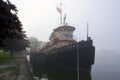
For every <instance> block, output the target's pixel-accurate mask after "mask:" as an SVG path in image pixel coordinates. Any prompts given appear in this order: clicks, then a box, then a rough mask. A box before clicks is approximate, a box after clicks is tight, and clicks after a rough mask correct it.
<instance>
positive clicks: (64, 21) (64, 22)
mask: <svg viewBox="0 0 120 80" xmlns="http://www.w3.org/2000/svg"><path fill="white" fill-rule="evenodd" d="M65 25H66V14H65V16H64V19H63V26H65Z"/></svg>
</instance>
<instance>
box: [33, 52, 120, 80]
mask: <svg viewBox="0 0 120 80" xmlns="http://www.w3.org/2000/svg"><path fill="white" fill-rule="evenodd" d="M40 72H42V71H41V70H40V69H39V68H38V67H36V68H35V74H37V75H38V74H39V73H40ZM46 73H47V75H46ZM46 73H45V75H46V76H45V77H48V80H77V77H76V72H72V71H66V70H55V69H54V70H50V69H49V70H48V71H47V72H46ZM80 80H120V53H119V52H113V51H96V55H95V64H94V65H93V67H92V72H91V74H88V73H83V72H80Z"/></svg>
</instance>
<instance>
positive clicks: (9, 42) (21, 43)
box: [3, 34, 30, 57]
mask: <svg viewBox="0 0 120 80" xmlns="http://www.w3.org/2000/svg"><path fill="white" fill-rule="evenodd" d="M22 35H23V36H24V37H25V38H24V39H18V38H14V39H13V38H7V39H6V40H5V41H4V48H3V49H4V50H5V51H9V52H10V55H11V57H12V56H13V52H16V51H20V52H21V51H25V50H26V48H27V47H29V45H30V42H29V40H27V39H26V36H25V34H22Z"/></svg>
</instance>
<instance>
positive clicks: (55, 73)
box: [33, 66, 91, 80]
mask: <svg viewBox="0 0 120 80" xmlns="http://www.w3.org/2000/svg"><path fill="white" fill-rule="evenodd" d="M33 73H34V76H39V78H40V79H43V78H46V77H47V79H48V80H77V71H71V70H66V69H50V68H48V69H46V70H45V69H44V68H40V67H37V66H36V67H35V66H34V67H33ZM79 77H80V79H79V80H91V73H88V72H80V75H79Z"/></svg>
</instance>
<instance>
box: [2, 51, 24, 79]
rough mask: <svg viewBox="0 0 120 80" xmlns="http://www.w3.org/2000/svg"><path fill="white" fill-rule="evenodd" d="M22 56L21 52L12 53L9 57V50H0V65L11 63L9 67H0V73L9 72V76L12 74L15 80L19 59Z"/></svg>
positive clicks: (18, 69) (17, 73)
mask: <svg viewBox="0 0 120 80" xmlns="http://www.w3.org/2000/svg"><path fill="white" fill-rule="evenodd" d="M22 57H23V56H22V55H21V54H14V55H13V57H12V58H11V57H10V53H9V52H4V51H3V50H0V65H12V66H9V67H5V68H0V73H10V76H14V77H15V80H16V79H17V77H18V75H19V73H20V64H21V61H20V60H19V59H20V58H22Z"/></svg>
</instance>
